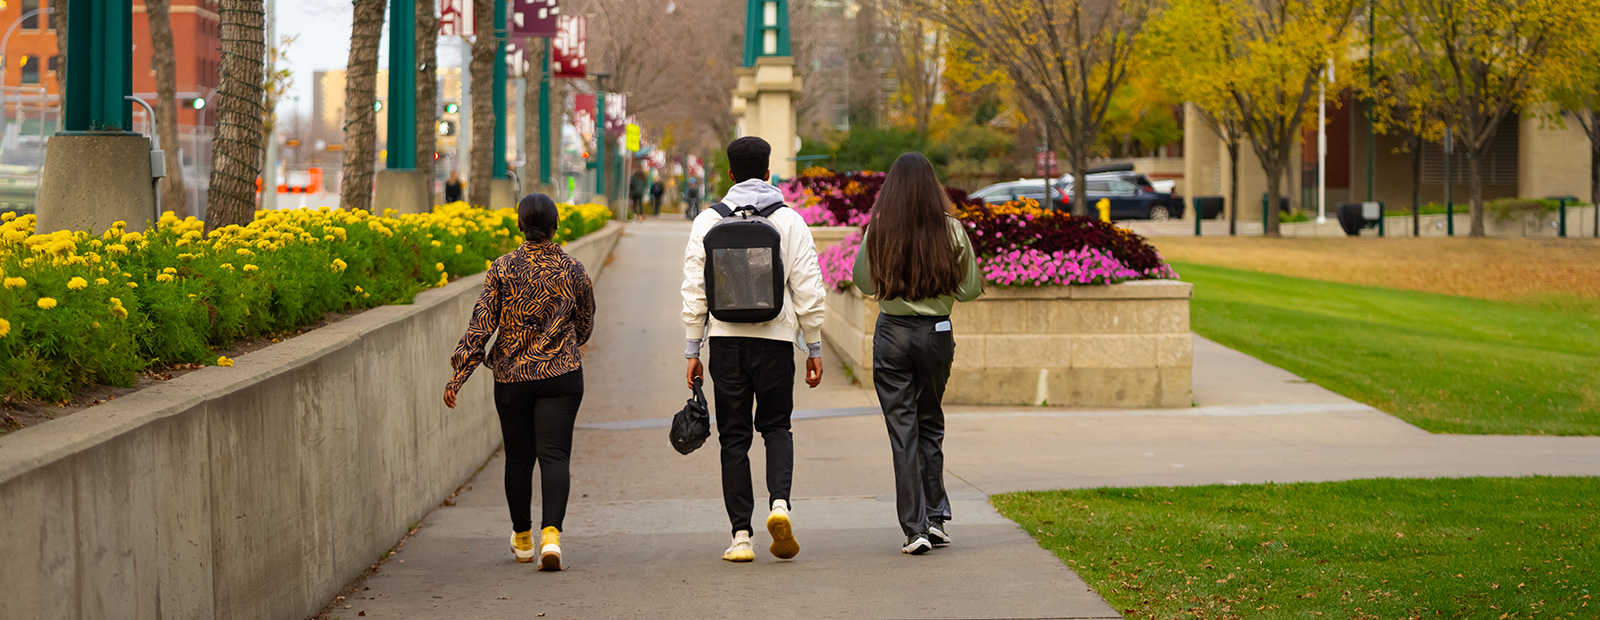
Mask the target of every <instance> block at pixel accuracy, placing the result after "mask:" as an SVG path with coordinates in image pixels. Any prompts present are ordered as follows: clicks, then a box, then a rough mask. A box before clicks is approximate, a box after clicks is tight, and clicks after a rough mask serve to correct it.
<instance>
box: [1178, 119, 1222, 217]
mask: <svg viewBox="0 0 1600 620" xmlns="http://www.w3.org/2000/svg"><path fill="white" fill-rule="evenodd" d="M1227 156H1228V150H1227V147H1225V146H1223V144H1222V139H1221V138H1219V137H1218V136H1217V132H1216V130H1215V129H1212V127H1211V124H1210V123H1207V122H1206V121H1205V119H1204V118H1202V117H1201V113H1200V108H1199V107H1197V106H1195V105H1194V104H1192V103H1186V104H1184V106H1183V180H1182V181H1180V182H1179V183H1178V187H1177V192H1178V194H1179V195H1181V196H1184V197H1194V196H1225V195H1226V194H1224V193H1223V192H1222V163H1221V161H1220V160H1222V159H1226V158H1227Z"/></svg>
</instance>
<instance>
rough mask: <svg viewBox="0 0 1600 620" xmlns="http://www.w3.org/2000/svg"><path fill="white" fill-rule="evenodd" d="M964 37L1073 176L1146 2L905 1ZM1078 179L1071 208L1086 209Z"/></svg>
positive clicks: (1084, 163)
mask: <svg viewBox="0 0 1600 620" xmlns="http://www.w3.org/2000/svg"><path fill="white" fill-rule="evenodd" d="M905 1H906V4H907V6H908V7H909V8H912V9H913V10H918V11H920V12H922V13H923V14H924V15H927V16H928V17H929V18H931V19H934V20H937V21H939V22H940V23H942V24H943V25H944V26H945V27H946V28H948V29H949V30H950V32H951V33H953V34H955V35H959V36H962V37H966V38H967V39H968V40H969V41H971V42H972V43H973V44H974V48H975V49H978V50H981V51H982V52H983V53H984V54H985V56H986V58H987V60H988V61H989V62H992V63H995V64H998V65H999V66H1003V67H1005V69H1006V73H1007V74H1009V75H1010V76H1011V81H1012V83H1013V84H1014V85H1015V87H1016V89H1017V91H1018V93H1020V94H1021V95H1022V97H1023V98H1024V99H1025V100H1027V101H1028V103H1029V104H1031V105H1032V107H1033V108H1034V109H1036V110H1039V111H1041V112H1042V113H1043V114H1044V118H1043V121H1044V123H1045V126H1046V129H1047V131H1048V132H1049V135H1050V137H1052V138H1053V141H1054V142H1055V143H1056V144H1059V145H1061V146H1063V147H1065V148H1066V150H1067V157H1068V159H1069V161H1070V162H1071V164H1072V173H1073V175H1074V177H1076V178H1078V179H1082V178H1084V176H1086V175H1087V174H1088V172H1089V151H1090V150H1091V149H1092V148H1094V146H1095V142H1096V140H1098V139H1099V137H1100V127H1101V123H1102V122H1104V120H1105V115H1106V110H1107V108H1108V107H1109V106H1110V104H1111V96H1112V94H1113V93H1115V92H1116V90H1117V87H1118V86H1120V85H1121V84H1122V82H1123V80H1124V79H1125V78H1126V77H1127V71H1128V63H1129V61H1130V59H1131V58H1132V57H1133V53H1134V50H1135V49H1136V45H1137V43H1138V42H1139V40H1140V32H1141V31H1142V29H1143V27H1144V22H1145V19H1146V17H1147V16H1148V15H1149V12H1150V10H1151V7H1152V4H1153V2H1152V0H1024V1H1018V0H905ZM1085 185H1087V184H1085V183H1074V184H1073V197H1072V198H1073V211H1074V212H1076V213H1079V214H1087V213H1088V204H1087V202H1088V194H1087V192H1086V188H1085Z"/></svg>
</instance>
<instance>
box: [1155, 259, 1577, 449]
mask: <svg viewBox="0 0 1600 620" xmlns="http://www.w3.org/2000/svg"><path fill="white" fill-rule="evenodd" d="M1173 266H1174V268H1176V269H1177V270H1178V272H1179V273H1180V274H1181V276H1182V277H1183V279H1184V280H1185V281H1188V282H1192V283H1194V285H1195V289H1194V299H1193V301H1192V304H1191V318H1190V323H1191V329H1193V330H1194V331H1195V332H1196V333H1198V334H1200V335H1201V336H1204V337H1206V338H1209V339H1211V340H1214V341H1217V342H1218V343H1221V344H1223V345H1224V346H1227V347H1230V348H1233V349H1237V350H1239V351H1242V352H1244V353H1246V354H1248V355H1251V356H1254V357H1256V358H1259V359H1261V360H1263V361H1265V362H1267V363H1269V364H1272V365H1275V366H1278V367H1280V368H1283V369H1285V370H1288V371H1289V372H1292V373H1295V374H1296V375H1299V376H1301V377H1304V378H1306V379H1308V380H1310V381H1312V382H1314V383H1316V384H1317V385H1321V386H1323V387H1325V388H1328V389H1329V390H1332V391H1334V392H1337V393H1339V394H1342V395H1344V396H1347V397H1350V398H1352V399H1355V400H1358V401H1360V402H1363V403H1366V404H1368V405H1371V406H1373V407H1376V408H1378V409H1380V410H1383V411H1385V412H1388V413H1390V414H1393V415H1395V416H1398V417H1400V418H1402V419H1404V420H1406V421H1407V422H1410V423H1411V424H1414V425H1416V426H1418V427H1421V428H1423V429H1425V430H1428V431H1431V432H1436V433H1466V434H1521V435H1597V434H1600V318H1597V317H1594V316H1590V315H1585V314H1580V313H1572V312H1563V311H1558V310H1545V309H1537V308H1529V307H1526V306H1522V305H1518V304H1515V303H1510V302H1499V301H1488V300H1481V299H1472V298H1466V297H1455V296H1451V295H1441V294H1438V293H1424V292H1418V291H1409V290H1400V289H1390V288H1382V287H1375V286H1361V285H1354V284H1342V283H1337V282H1326V281H1322V280H1311V279H1306V278H1295V277H1290V276H1281V275H1274V274H1266V273H1259V272H1252V271H1243V270H1238V269H1230V268H1226V267H1214V266H1209V265H1197V264H1192V263H1174V264H1173Z"/></svg>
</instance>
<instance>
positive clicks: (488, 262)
mask: <svg viewBox="0 0 1600 620" xmlns="http://www.w3.org/2000/svg"><path fill="white" fill-rule="evenodd" d="M493 266H494V261H492V260H489V259H487V258H485V259H483V268H484V269H488V268H490V267H493Z"/></svg>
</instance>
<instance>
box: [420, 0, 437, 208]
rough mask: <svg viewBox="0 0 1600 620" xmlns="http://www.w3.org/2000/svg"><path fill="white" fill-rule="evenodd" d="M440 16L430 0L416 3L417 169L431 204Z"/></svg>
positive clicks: (435, 141) (435, 138)
mask: <svg viewBox="0 0 1600 620" xmlns="http://www.w3.org/2000/svg"><path fill="white" fill-rule="evenodd" d="M438 60H439V14H438V13H436V12H435V8H434V3H433V0H417V123H416V125H417V170H420V171H422V173H423V178H425V179H427V180H428V196H429V197H428V200H429V201H430V202H429V204H432V202H431V201H432V200H434V198H433V175H434V168H435V167H436V165H435V164H436V162H435V161H434V159H433V155H434V153H435V152H436V150H437V148H438V140H439V123H438V120H439V119H438V116H437V114H438V110H439V71H438V67H437V64H438Z"/></svg>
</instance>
